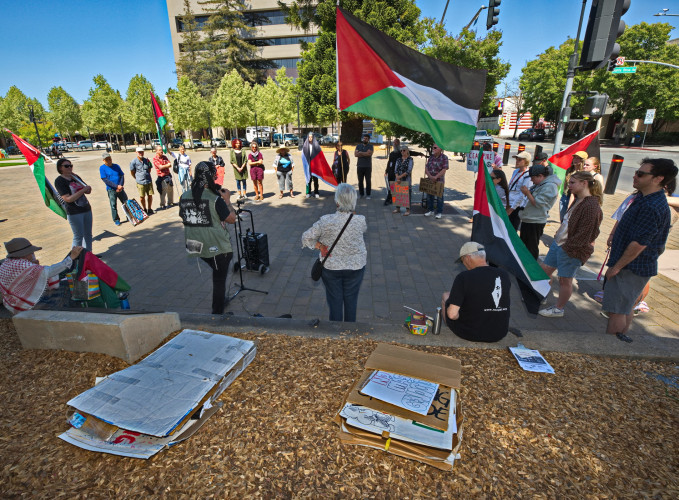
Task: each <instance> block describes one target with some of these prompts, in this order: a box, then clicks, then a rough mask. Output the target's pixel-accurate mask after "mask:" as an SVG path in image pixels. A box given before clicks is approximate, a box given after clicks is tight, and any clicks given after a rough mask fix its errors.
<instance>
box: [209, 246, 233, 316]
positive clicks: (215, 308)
mask: <svg viewBox="0 0 679 500" xmlns="http://www.w3.org/2000/svg"><path fill="white" fill-rule="evenodd" d="M231 257H233V252H229V253H220V254H219V255H215V256H214V257H209V258H203V257H201V258H202V259H203V260H204V261H205V263H206V264H207V265H208V266H210V267H211V268H212V314H224V305H225V303H226V276H227V274H229V264H230V263H231Z"/></svg>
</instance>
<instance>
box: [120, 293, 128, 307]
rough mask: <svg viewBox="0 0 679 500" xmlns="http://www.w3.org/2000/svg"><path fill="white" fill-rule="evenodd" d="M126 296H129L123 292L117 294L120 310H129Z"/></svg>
mask: <svg viewBox="0 0 679 500" xmlns="http://www.w3.org/2000/svg"><path fill="white" fill-rule="evenodd" d="M128 296H129V294H128V293H125V292H120V293H119V294H118V300H120V308H121V309H129V308H130V301H129V300H127V297H128Z"/></svg>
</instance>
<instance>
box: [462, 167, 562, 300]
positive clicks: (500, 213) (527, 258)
mask: <svg viewBox="0 0 679 500" xmlns="http://www.w3.org/2000/svg"><path fill="white" fill-rule="evenodd" d="M472 241H475V242H477V243H481V244H482V245H483V246H484V247H485V250H486V257H487V258H488V262H492V263H493V264H495V265H497V266H501V267H503V268H505V269H506V270H507V271H509V272H510V273H512V274H513V275H514V276H516V280H517V283H518V284H519V290H520V291H521V295H522V297H523V301H524V304H525V306H526V309H527V310H528V312H529V313H531V314H537V313H538V310H539V309H540V301H541V300H542V299H543V298H544V297H546V296H547V294H548V293H549V289H550V286H549V277H548V276H547V274H545V272H544V271H543V270H542V268H541V267H540V264H538V263H537V261H536V260H535V259H534V258H533V256H532V255H531V254H530V252H529V251H528V249H527V248H526V245H524V243H523V241H521V238H519V235H518V234H517V233H516V231H515V230H514V227H512V223H511V222H509V217H507V211H506V210H505V207H504V205H503V204H502V202H501V201H500V197H499V196H498V194H497V191H496V190H495V186H494V185H493V182H492V181H491V180H490V174H489V173H488V168H479V172H478V174H477V178H476V192H475V193H474V217H473V224H472Z"/></svg>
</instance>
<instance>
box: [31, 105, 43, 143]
mask: <svg viewBox="0 0 679 500" xmlns="http://www.w3.org/2000/svg"><path fill="white" fill-rule="evenodd" d="M28 118H29V120H30V121H31V122H33V125H34V126H35V135H37V136H38V146H39V147H40V151H42V141H41V140H40V132H38V123H42V122H38V120H36V119H35V113H34V112H33V105H32V104H29V105H28Z"/></svg>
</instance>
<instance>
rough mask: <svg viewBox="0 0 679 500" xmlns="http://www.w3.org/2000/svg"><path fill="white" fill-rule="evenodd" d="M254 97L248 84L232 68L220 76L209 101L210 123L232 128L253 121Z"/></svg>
mask: <svg viewBox="0 0 679 500" xmlns="http://www.w3.org/2000/svg"><path fill="white" fill-rule="evenodd" d="M254 111H255V98H254V91H253V90H252V87H251V86H250V84H249V83H248V82H246V81H243V79H242V78H241V76H240V75H239V74H238V72H237V71H236V70H235V69H233V70H231V71H230V72H229V73H227V74H225V75H224V77H223V78H222V81H221V83H220V84H219V88H218V89H217V92H215V95H214V96H213V98H212V102H211V103H210V112H211V116H212V124H213V125H216V126H218V127H224V128H225V129H227V130H233V129H236V128H239V127H247V126H248V125H250V124H251V122H254Z"/></svg>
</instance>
